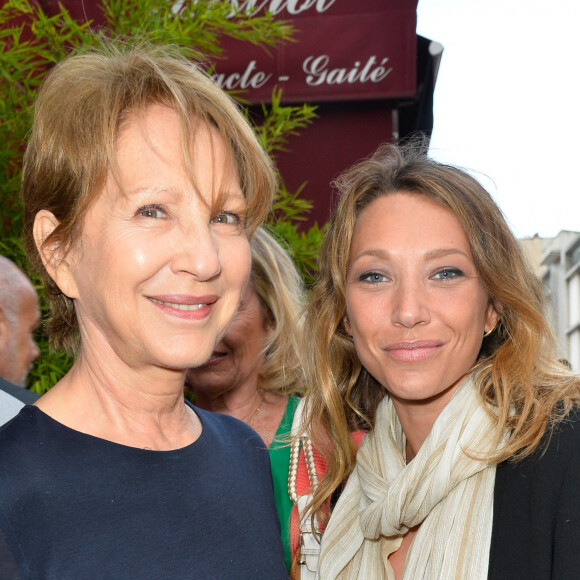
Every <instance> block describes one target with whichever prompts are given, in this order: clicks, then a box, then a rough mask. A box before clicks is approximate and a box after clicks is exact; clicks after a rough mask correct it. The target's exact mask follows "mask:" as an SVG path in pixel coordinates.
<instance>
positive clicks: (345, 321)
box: [342, 314, 352, 335]
mask: <svg viewBox="0 0 580 580" xmlns="http://www.w3.org/2000/svg"><path fill="white" fill-rule="evenodd" d="M342 324H343V326H344V329H345V330H346V333H347V334H349V335H352V332H351V330H350V322H349V321H348V316H347V315H346V314H345V315H344V316H343V317H342Z"/></svg>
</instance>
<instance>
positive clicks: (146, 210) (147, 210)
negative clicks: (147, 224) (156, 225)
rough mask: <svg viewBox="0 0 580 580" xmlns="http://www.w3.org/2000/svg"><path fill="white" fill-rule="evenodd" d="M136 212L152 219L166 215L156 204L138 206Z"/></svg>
mask: <svg viewBox="0 0 580 580" xmlns="http://www.w3.org/2000/svg"><path fill="white" fill-rule="evenodd" d="M137 213H138V214H139V215H140V216H141V217H145V218H152V219H160V218H164V217H166V214H165V212H164V211H163V210H162V209H161V208H160V207H158V206H156V205H148V206H146V207H141V208H139V210H137Z"/></svg>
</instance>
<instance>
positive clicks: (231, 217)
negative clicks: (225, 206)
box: [211, 211, 240, 224]
mask: <svg viewBox="0 0 580 580" xmlns="http://www.w3.org/2000/svg"><path fill="white" fill-rule="evenodd" d="M239 222H240V216H239V215H236V214H235V213H230V212H228V211H222V212H220V213H218V214H217V215H216V216H214V217H213V218H212V219H211V223H212V224H237V223H239Z"/></svg>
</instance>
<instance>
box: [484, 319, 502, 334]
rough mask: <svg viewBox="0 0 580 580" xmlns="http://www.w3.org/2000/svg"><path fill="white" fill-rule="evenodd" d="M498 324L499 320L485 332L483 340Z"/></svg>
mask: <svg viewBox="0 0 580 580" xmlns="http://www.w3.org/2000/svg"><path fill="white" fill-rule="evenodd" d="M498 322H499V319H498V320H496V321H495V324H494V325H493V326H492V327H491V328H490V329H489V330H488V331H487V332H484V333H483V338H487V337H488V336H489V335H490V334H491V333H492V332H493V331H494V330H495V329H496V328H497V323H498Z"/></svg>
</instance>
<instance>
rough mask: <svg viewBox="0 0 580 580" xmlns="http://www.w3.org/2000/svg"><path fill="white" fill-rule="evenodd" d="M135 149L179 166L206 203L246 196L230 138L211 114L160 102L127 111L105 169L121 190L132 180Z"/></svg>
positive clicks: (240, 198) (219, 205) (124, 192)
mask: <svg viewBox="0 0 580 580" xmlns="http://www.w3.org/2000/svg"><path fill="white" fill-rule="evenodd" d="M139 152H143V153H144V154H145V155H148V154H149V155H150V154H151V153H154V156H155V157H156V158H158V159H159V160H160V162H162V163H168V164H171V165H172V166H174V167H175V168H176V169H178V170H179V171H180V172H181V173H182V174H183V176H184V177H185V179H186V180H187V181H189V183H190V184H191V186H192V188H193V190H194V191H197V192H200V191H202V190H203V192H204V196H203V200H202V201H203V202H204V203H206V204H207V205H211V206H212V207H213V206H215V207H216V208H217V207H221V206H222V205H223V202H224V200H225V198H229V197H234V198H239V200H240V201H241V202H242V203H243V201H244V194H243V192H242V190H241V186H240V178H239V170H238V167H237V164H236V160H235V158H234V153H233V151H232V147H231V144H230V142H229V139H227V138H225V137H224V136H223V134H222V133H220V131H219V129H218V128H217V126H216V125H215V123H213V122H212V121H211V120H208V119H206V118H202V117H200V116H193V115H189V116H185V115H182V114H180V113H179V112H177V111H176V110H175V109H172V108H170V107H166V106H162V105H155V106H151V107H148V108H147V109H143V110H139V111H130V112H127V113H126V115H125V116H124V118H123V120H122V122H121V123H120V124H119V130H118V132H117V137H116V140H115V149H114V151H113V152H112V155H111V159H110V164H109V174H110V176H111V177H112V178H113V179H114V181H115V182H116V185H117V186H118V188H119V191H120V192H121V193H122V194H126V193H127V190H128V188H130V186H131V184H130V183H128V180H127V173H131V171H133V170H134V167H135V166H137V162H138V160H139Z"/></svg>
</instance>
